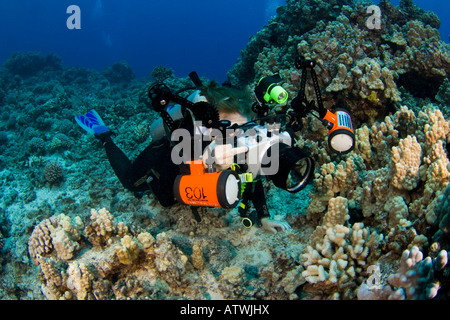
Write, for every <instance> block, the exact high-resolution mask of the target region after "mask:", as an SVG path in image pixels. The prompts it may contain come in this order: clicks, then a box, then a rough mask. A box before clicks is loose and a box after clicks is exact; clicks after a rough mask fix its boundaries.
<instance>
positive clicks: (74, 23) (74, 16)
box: [66, 5, 81, 30]
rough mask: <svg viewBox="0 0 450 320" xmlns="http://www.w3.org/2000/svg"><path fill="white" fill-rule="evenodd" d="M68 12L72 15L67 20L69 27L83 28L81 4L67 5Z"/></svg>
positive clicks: (71, 28)
mask: <svg viewBox="0 0 450 320" xmlns="http://www.w3.org/2000/svg"><path fill="white" fill-rule="evenodd" d="M66 13H68V14H70V16H69V17H68V18H67V20H66V26H67V29H69V30H73V29H77V30H79V29H81V9H80V7H79V6H76V5H70V6H68V7H67V10H66Z"/></svg>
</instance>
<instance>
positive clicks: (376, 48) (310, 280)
mask: <svg viewBox="0 0 450 320" xmlns="http://www.w3.org/2000/svg"><path fill="white" fill-rule="evenodd" d="M370 4H372V3H371V2H369V1H358V2H355V1H349V0H333V1H329V2H323V1H317V0H300V1H294V0H292V1H291V0H288V1H287V4H286V5H285V6H282V7H280V8H278V10H277V13H278V15H277V17H275V18H273V19H272V20H271V21H270V23H269V24H268V25H267V26H266V27H264V28H263V29H262V30H261V31H260V32H259V33H258V34H257V35H256V36H255V37H253V38H252V39H251V40H250V42H249V44H248V46H247V47H246V48H245V49H244V50H243V51H242V55H241V58H240V60H239V61H238V62H237V64H236V65H235V66H234V67H233V68H232V69H231V70H230V73H229V79H230V83H231V84H232V85H235V86H241V87H242V86H245V85H249V87H250V89H251V88H252V86H253V84H254V83H255V80H258V79H259V78H260V77H261V76H263V75H268V74H273V73H279V74H280V75H281V76H282V77H283V79H284V83H283V86H284V87H285V88H286V89H287V90H288V92H289V93H290V96H291V98H292V97H294V96H295V93H296V90H298V86H299V81H300V77H301V76H300V72H299V71H298V70H295V68H294V67H293V62H294V59H295V57H296V55H297V54H301V55H303V56H305V57H307V58H311V59H314V60H315V61H316V62H317V66H316V68H317V71H318V75H319V85H320V87H321V88H322V94H323V98H324V102H325V105H326V106H327V107H331V106H334V105H342V106H346V107H347V108H349V109H350V110H351V111H352V113H353V115H354V125H355V149H354V150H353V151H352V152H350V153H348V154H346V155H340V154H335V153H332V152H331V151H330V150H329V149H328V133H327V130H326V128H324V126H323V125H322V123H321V122H320V120H318V119H317V118H315V117H313V116H311V115H308V116H307V117H305V118H304V119H303V120H302V124H303V127H302V129H301V130H300V131H299V132H298V133H297V142H296V143H297V145H298V146H299V147H301V148H303V149H304V150H305V151H306V152H308V153H310V154H311V155H312V156H313V157H314V158H315V165H316V167H315V172H314V177H313V181H312V183H311V184H310V185H308V186H307V187H306V188H305V189H304V190H302V191H301V192H299V193H297V194H290V193H288V192H284V191H281V190H279V189H277V188H275V187H274V186H273V184H272V183H270V181H264V187H265V189H266V194H267V206H268V208H269V211H270V213H271V215H272V218H275V219H281V220H286V221H287V222H288V223H289V224H290V226H291V230H290V231H289V232H278V233H277V234H268V233H265V232H264V231H263V230H262V229H260V228H257V227H253V228H251V229H247V228H245V227H244V226H243V225H242V224H241V221H240V220H241V219H240V217H239V214H238V212H237V209H233V210H224V209H220V208H208V209H205V210H202V212H201V216H202V221H201V222H197V221H196V220H195V218H194V217H193V215H192V212H191V211H190V209H189V208H188V207H185V206H181V205H174V206H172V207H170V208H165V207H162V206H161V205H160V204H159V203H158V202H157V201H156V199H155V198H154V197H153V195H151V194H145V195H143V196H142V197H141V198H137V197H135V196H134V195H133V194H132V193H130V192H128V191H126V190H124V188H123V186H122V185H121V184H120V182H119V181H118V179H117V178H116V176H115V174H114V172H113V170H112V169H111V167H110V165H109V163H108V161H107V158H106V156H105V154H104V150H103V149H102V147H101V144H100V143H99V141H98V140H96V139H95V138H94V137H93V136H91V135H87V134H85V133H84V131H83V130H82V129H81V128H79V127H78V126H77V125H76V124H75V122H74V121H73V117H74V116H75V115H79V114H83V113H85V112H86V111H88V110H90V109H95V110H96V111H97V112H98V113H99V114H101V115H102V117H103V119H104V121H105V123H107V125H108V127H109V128H110V129H111V130H112V131H113V132H114V133H115V137H114V140H115V142H116V143H117V144H118V145H119V146H120V147H121V149H122V150H124V152H125V153H126V154H127V155H129V156H130V157H131V158H134V157H135V156H136V155H137V154H139V152H140V151H142V150H143V149H144V148H145V147H146V146H147V145H148V139H149V131H148V130H149V129H148V126H149V124H151V123H152V122H153V120H155V119H156V118H157V117H158V116H159V115H158V114H157V113H155V112H154V111H152V109H151V104H150V102H149V101H148V98H147V97H146V90H147V89H148V87H149V85H151V84H152V83H153V81H164V83H165V84H166V85H167V86H169V87H170V88H171V89H172V90H174V91H178V90H180V89H183V88H186V87H191V86H192V82H191V80H190V79H189V78H188V77H186V78H176V77H175V76H174V75H173V70H171V69H168V68H165V67H162V66H159V67H157V68H155V70H153V71H152V74H151V76H152V79H151V80H149V79H139V78H136V77H135V76H134V73H133V72H132V70H131V68H130V67H129V66H128V65H127V64H126V63H118V64H114V65H113V66H111V67H109V68H106V69H105V71H104V72H102V73H99V72H95V71H92V70H87V69H83V68H79V67H67V66H64V65H62V64H61V62H60V59H59V58H58V57H55V56H54V55H42V54H37V53H28V54H25V53H16V54H13V55H12V56H10V57H9V58H8V59H7V61H6V62H5V63H4V65H3V67H2V68H0V106H1V110H2V112H1V113H0V150H1V152H0V188H1V192H0V262H1V270H0V280H1V281H2V286H1V287H0V299H71V300H75V299H79V300H82V299H97V300H110V299H291V300H297V299H305V300H307V299H308V300H309V299H448V298H449V297H450V295H449V281H448V279H449V273H450V268H449V267H448V251H449V249H450V246H449V210H448V208H449V202H450V186H449V177H450V162H449V156H448V150H449V144H450V119H449V115H450V113H449V108H448V101H449V99H448V96H449V95H448V87H449V85H448V81H449V80H448V75H449V72H450V56H449V46H448V45H446V44H445V43H443V42H442V41H441V40H440V38H439V33H438V31H437V30H436V28H438V27H439V24H440V22H439V19H438V18H437V17H436V16H435V15H434V14H433V13H431V12H425V11H423V10H421V9H420V8H418V7H417V6H414V5H413V3H412V2H411V1H407V0H405V1H401V4H400V6H399V7H396V6H393V5H391V4H390V3H389V1H381V3H380V7H381V9H382V12H383V15H382V21H381V29H380V30H371V29H368V28H367V26H366V19H367V14H366V9H367V6H368V5H370ZM319 71H320V72H319ZM202 81H204V83H207V82H208V81H210V80H209V79H202ZM310 87H311V86H308V88H309V89H308V90H310V91H309V92H308V95H309V96H312V94H313V92H312V91H311V88H310ZM183 94H187V92H184V93H183ZM285 109H286V107H284V106H282V107H279V108H277V109H276V110H272V111H278V112H282V111H286V110H285ZM18 279H20V281H18Z"/></svg>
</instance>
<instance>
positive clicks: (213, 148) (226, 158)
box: [202, 141, 248, 171]
mask: <svg viewBox="0 0 450 320" xmlns="http://www.w3.org/2000/svg"><path fill="white" fill-rule="evenodd" d="M208 148H209V151H205V153H204V154H203V158H202V160H203V165H204V166H206V165H207V164H211V161H212V165H213V166H214V167H215V168H216V169H217V170H218V171H223V170H226V169H228V168H229V167H230V166H231V165H232V164H233V163H234V156H235V155H238V154H241V153H245V152H247V151H248V147H245V146H243V147H237V148H233V146H232V145H231V144H216V143H215V141H214V142H212V143H211V144H210V145H209V146H208ZM211 152H212V154H214V156H213V159H212V160H211V159H209V155H210V154H211ZM208 159H209V160H208Z"/></svg>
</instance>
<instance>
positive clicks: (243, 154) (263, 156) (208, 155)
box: [171, 121, 291, 175]
mask: <svg viewBox="0 0 450 320" xmlns="http://www.w3.org/2000/svg"><path fill="white" fill-rule="evenodd" d="M194 128H195V130H194V135H193V136H192V134H191V132H190V131H189V130H187V129H183V128H181V129H177V130H175V131H174V132H173V133H172V136H171V140H172V141H173V142H178V143H177V144H176V145H175V146H174V147H173V148H172V152H171V160H172V162H173V163H174V164H176V165H179V164H182V163H184V164H185V163H187V162H189V161H191V160H192V159H201V158H203V159H205V161H204V162H205V163H206V164H207V165H213V164H219V165H221V164H224V163H225V164H226V163H227V162H226V160H227V159H228V160H230V159H231V160H232V163H236V164H246V165H248V166H249V171H250V172H252V173H254V174H262V175H274V174H276V173H277V172H278V169H279V163H280V162H279V158H280V157H279V153H280V145H282V144H284V145H288V146H290V145H291V138H290V136H289V134H288V133H287V132H282V133H279V132H278V130H271V129H267V127H266V126H258V125H255V126H254V127H251V128H248V129H247V130H245V131H244V130H243V129H226V131H225V132H222V131H220V130H218V129H206V128H204V127H202V122H201V121H195V123H194ZM203 142H211V144H209V145H208V146H207V147H206V148H205V149H203ZM213 143H214V144H215V147H214V148H211V147H210V146H211V145H212V144H213ZM223 146H228V148H225V147H223ZM218 150H220V151H221V153H220V154H219V153H218ZM229 164H231V163H229Z"/></svg>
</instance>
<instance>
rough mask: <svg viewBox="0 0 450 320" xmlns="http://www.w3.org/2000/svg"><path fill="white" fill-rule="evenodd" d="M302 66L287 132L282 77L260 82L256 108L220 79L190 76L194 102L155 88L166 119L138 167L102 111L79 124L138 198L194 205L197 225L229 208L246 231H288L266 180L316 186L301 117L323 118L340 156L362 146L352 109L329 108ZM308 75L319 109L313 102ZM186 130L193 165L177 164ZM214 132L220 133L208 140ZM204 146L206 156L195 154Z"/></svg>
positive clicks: (291, 186)
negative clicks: (274, 210) (270, 202)
mask: <svg viewBox="0 0 450 320" xmlns="http://www.w3.org/2000/svg"><path fill="white" fill-rule="evenodd" d="M296 67H297V68H301V69H302V70H303V75H302V82H301V90H300V91H299V94H298V95H297V97H296V98H294V99H293V100H292V102H291V109H292V110H293V111H291V112H290V113H289V114H287V115H284V116H288V122H287V123H286V131H283V132H281V130H280V129H281V124H280V123H279V122H277V121H276V120H274V119H273V118H272V117H270V115H269V106H270V105H273V104H285V103H286V102H287V99H288V94H287V92H286V91H285V90H284V89H283V88H282V87H281V86H280V85H279V84H278V83H279V82H280V81H281V78H279V77H278V76H273V77H264V78H262V79H261V80H260V81H259V82H258V84H257V86H256V88H255V96H256V102H255V103H253V104H252V101H253V100H252V97H251V95H250V93H249V92H247V91H246V90H238V89H235V88H231V87H225V86H219V85H218V84H217V83H216V82H214V81H213V82H211V83H210V84H208V85H206V86H205V85H203V84H202V82H201V80H200V79H199V77H198V75H197V74H196V73H195V72H192V73H191V74H190V75H189V76H190V78H191V80H192V81H193V83H194V84H195V87H194V88H187V89H196V90H195V91H194V92H193V93H192V94H191V95H190V96H189V97H188V98H183V97H181V96H180V95H179V93H180V92H178V93H172V92H171V90H170V89H169V88H168V87H167V86H165V85H164V84H162V83H156V84H153V85H152V86H151V87H150V88H149V89H148V97H149V98H150V100H151V102H152V107H153V109H154V110H155V111H157V112H160V114H161V118H159V119H157V120H156V121H155V122H153V123H152V125H151V126H150V132H151V137H152V142H151V143H150V145H149V146H148V147H146V148H145V149H144V150H143V151H142V152H141V153H140V154H139V155H138V156H137V157H136V159H135V160H134V161H131V160H130V159H129V158H128V157H127V156H126V155H125V153H124V152H123V151H122V150H120V148H119V147H118V146H117V145H116V144H115V143H114V141H113V140H112V135H113V132H111V131H110V130H109V129H108V128H107V126H106V125H105V124H104V122H103V121H102V119H101V117H100V116H99V115H98V113H97V112H96V111H95V110H90V111H89V112H87V113H86V114H85V115H82V116H76V117H75V120H76V122H77V123H78V124H79V125H80V126H81V127H82V128H83V129H85V130H86V131H87V132H88V133H91V134H94V135H95V137H96V138H98V139H99V140H100V141H101V142H102V143H103V147H104V149H105V151H106V154H107V157H108V160H109V162H110V164H111V167H112V169H113V170H114V172H115V174H116V176H117V177H118V179H119V180H120V182H121V183H122V185H123V186H124V187H125V188H126V189H128V190H130V191H132V192H134V194H135V196H137V197H142V196H143V195H144V194H145V193H146V192H151V193H153V194H154V195H155V196H156V198H157V199H158V201H159V202H160V204H161V205H162V206H164V207H169V206H172V205H174V204H176V203H180V204H185V205H188V206H190V208H191V210H192V213H193V214H194V217H195V219H196V220H197V221H201V217H200V215H199V212H198V209H197V208H198V207H199V206H200V207H222V208H227V209H230V208H234V207H236V206H238V212H239V214H240V216H241V218H242V224H243V225H244V226H245V227H246V228H251V227H252V226H258V227H261V228H262V229H263V230H265V231H267V232H271V233H277V231H279V230H281V231H288V230H290V226H289V224H288V223H287V222H284V221H278V220H275V219H272V218H271V216H270V213H269V210H268V208H267V203H266V198H265V192H264V186H263V183H262V181H263V178H266V179H267V180H270V181H272V182H273V183H274V184H275V186H277V187H279V188H281V189H283V190H287V191H288V192H291V193H296V192H299V191H300V190H302V189H303V188H304V187H305V186H306V185H307V184H308V183H309V182H310V181H311V179H312V176H313V173H314V160H313V158H312V157H310V156H309V155H308V154H307V153H306V152H305V151H303V150H302V149H300V148H298V147H295V146H294V143H293V142H294V141H295V131H298V130H299V129H301V119H302V118H303V117H305V116H306V115H307V114H308V113H310V112H312V111H316V112H318V113H319V116H320V118H321V120H322V122H323V123H324V125H326V126H327V127H328V129H329V141H328V145H329V147H330V148H331V149H332V150H333V151H335V152H339V153H346V152H349V151H351V149H353V141H354V136H353V128H352V123H351V117H350V114H349V113H348V112H347V111H346V110H344V109H338V110H337V111H335V112H331V111H329V110H326V109H325V108H324V107H323V104H322V100H321V98H320V91H319V89H318V85H317V77H316V74H315V72H314V69H313V67H314V63H312V62H310V61H308V60H304V59H298V60H297V61H296ZM308 69H310V70H311V73H312V78H313V83H314V86H315V92H316V96H317V104H316V102H315V101H314V100H312V101H308V100H307V99H306V88H305V87H306V74H307V71H308ZM187 89H185V90H187ZM182 91H184V90H182ZM171 102H172V103H175V104H172V103H171ZM252 111H253V112H254V113H256V115H257V119H255V120H252V119H251V118H252ZM257 122H259V124H257ZM180 130H182V132H187V133H189V135H187V136H186V135H185V136H183V137H182V138H181V141H182V142H191V143H189V144H188V145H189V146H190V148H188V149H190V150H186V148H184V149H182V150H181V153H183V155H187V158H188V159H186V157H185V158H184V159H185V160H187V161H183V162H182V163H175V161H174V154H175V155H176V154H177V153H180V149H177V147H178V145H176V144H175V143H174V140H176V139H174V136H176V134H175V133H177V132H179V131H180ZM214 130H216V132H219V133H220V134H215V135H214V138H212V137H211V136H209V137H210V139H204V138H203V137H204V136H208V134H210V133H211V131H214ZM246 130H247V131H246ZM248 132H251V134H247V133H248ZM185 140H191V141H185ZM230 141H231V142H230ZM199 143H200V144H201V150H202V153H201V155H200V156H199V154H198V150H194V149H196V148H197V149H198V144H199ZM180 144H181V142H180ZM196 146H197V147H196ZM192 155H194V156H192ZM238 158H239V159H240V160H238ZM274 159H275V160H276V161H273V160H274ZM275 162H276V166H275V169H276V170H273V163H275ZM252 206H253V208H254V210H250V209H251V207H252Z"/></svg>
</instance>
